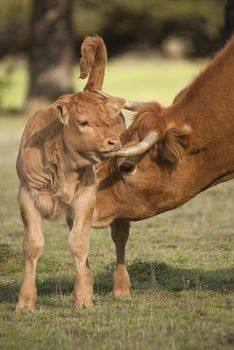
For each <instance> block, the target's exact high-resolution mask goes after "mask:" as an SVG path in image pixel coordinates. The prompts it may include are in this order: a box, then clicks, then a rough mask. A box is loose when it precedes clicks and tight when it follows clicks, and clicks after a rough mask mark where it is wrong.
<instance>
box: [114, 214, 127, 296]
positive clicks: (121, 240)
mask: <svg viewBox="0 0 234 350" xmlns="http://www.w3.org/2000/svg"><path fill="white" fill-rule="evenodd" d="M129 229H130V223H129V222H128V221H126V220H115V221H114V222H113V223H112V224H111V237H112V239H113V241H114V243H115V248H116V268H115V271H114V274H113V290H112V293H113V295H114V296H116V297H126V296H130V291H129V288H130V280H129V275H128V271H127V269H126V266H125V246H126V244H127V241H128V236H129Z"/></svg>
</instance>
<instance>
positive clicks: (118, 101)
mask: <svg viewBox="0 0 234 350" xmlns="http://www.w3.org/2000/svg"><path fill="white" fill-rule="evenodd" d="M105 104H106V107H107V109H108V111H109V112H110V116H111V117H115V116H116V115H118V114H119V113H120V112H121V111H122V109H123V107H124V106H125V104H126V100H124V99H123V98H119V97H110V98H108V99H107V100H106V101H105Z"/></svg>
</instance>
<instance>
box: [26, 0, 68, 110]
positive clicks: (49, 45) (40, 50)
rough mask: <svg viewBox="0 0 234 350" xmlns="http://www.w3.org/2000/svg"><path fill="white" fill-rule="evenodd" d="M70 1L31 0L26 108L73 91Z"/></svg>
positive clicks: (36, 107) (38, 105) (35, 107)
mask: <svg viewBox="0 0 234 350" xmlns="http://www.w3.org/2000/svg"><path fill="white" fill-rule="evenodd" d="M71 3H72V0H34V3H33V12H32V25H31V45H30V52H29V66H30V86H29V95H28V103H27V106H26V108H28V109H34V110H35V109H38V107H40V105H42V104H43V103H48V102H49V101H51V100H55V99H56V98H57V97H58V96H60V95H62V94H65V93H71V92H73V60H74V41H73V34H72V28H71Z"/></svg>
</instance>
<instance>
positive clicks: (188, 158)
mask: <svg viewBox="0 0 234 350" xmlns="http://www.w3.org/2000/svg"><path fill="white" fill-rule="evenodd" d="M233 67H234V37H233V38H232V39H231V41H230V42H229V43H228V44H227V45H226V47H225V48H224V49H223V50H222V51H221V52H220V53H219V54H218V55H217V56H216V57H215V58H214V60H213V61H212V62H211V63H210V64H209V65H208V67H207V68H206V69H205V70H204V71H203V72H202V73H201V74H200V75H199V76H198V77H197V78H196V79H195V80H194V81H193V82H192V83H191V85H190V86H188V87H187V88H186V89H185V90H183V91H182V92H181V93H180V94H179V95H178V97H177V98H176V99H175V101H174V103H173V104H172V105H171V106H170V107H168V108H163V107H161V106H160V105H158V104H157V103H151V104H148V105H147V104H146V105H145V106H143V108H141V109H140V110H139V111H138V114H137V116H136V118H135V120H134V122H133V123H132V125H131V126H130V127H129V129H128V130H127V133H126V135H125V141H124V144H125V147H126V146H128V145H132V144H134V143H137V142H139V141H140V140H141V139H142V138H143V137H144V135H145V134H146V133H147V132H148V131H151V130H157V132H158V135H159V140H158V142H157V144H156V145H155V146H154V147H153V148H152V149H151V150H150V151H149V152H148V153H147V154H145V155H143V156H139V157H132V158H129V159H123V158H122V159H117V160H116V159H111V160H107V161H106V162H105V163H104V164H103V165H102V166H101V167H100V168H99V172H98V178H99V181H100V186H99V192H98V194H97V205H96V210H95V215H94V220H93V224H94V226H96V227H100V226H105V225H107V224H109V223H111V222H113V223H112V227H113V226H115V225H117V223H116V224H115V222H116V221H115V220H118V225H120V224H119V220H120V219H121V220H122V222H123V223H124V222H125V221H127V222H128V221H131V220H141V219H145V218H149V217H152V216H154V215H157V214H159V213H162V212H165V211H167V210H171V209H173V208H176V207H178V206H180V205H182V204H183V203H185V202H187V201H188V200H190V199H191V198H193V197H194V196H195V195H196V194H198V193H199V192H201V191H203V190H205V189H207V188H209V187H211V186H214V185H216V184H218V183H221V182H223V181H227V180H229V179H232V178H233V177H234V137H233V130H234V93H233V91H234V69H233ZM124 162H127V163H128V164H129V163H130V165H131V164H132V166H133V170H132V171H129V172H128V173H123V171H121V166H122V165H123V164H124ZM107 203H108V205H107ZM125 225H126V224H125ZM127 235H128V232H126V229H125V228H124V229H123V233H121V228H120V227H119V239H118V243H117V245H118V247H119V248H118V247H117V251H118V250H119V249H120V250H121V249H123V247H125V244H126V237H127ZM121 237H122V240H121ZM115 243H116V242H115ZM122 260H124V257H122ZM114 279H115V281H121V282H119V285H117V286H116V283H115V284H114V290H113V291H114V293H115V290H124V292H123V294H122V295H128V294H129V290H128V286H129V280H128V275H126V270H124V275H122V274H121V272H120V273H119V275H118V258H117V268H116V271H115V276H114ZM117 284H118V283H117Z"/></svg>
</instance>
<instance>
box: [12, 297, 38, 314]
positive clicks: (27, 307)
mask: <svg viewBox="0 0 234 350" xmlns="http://www.w3.org/2000/svg"><path fill="white" fill-rule="evenodd" d="M35 302H36V297H31V296H29V295H21V296H20V297H19V301H18V303H17V305H16V308H15V311H17V312H20V311H33V310H34V305H35Z"/></svg>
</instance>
